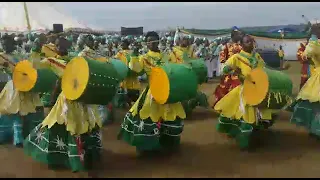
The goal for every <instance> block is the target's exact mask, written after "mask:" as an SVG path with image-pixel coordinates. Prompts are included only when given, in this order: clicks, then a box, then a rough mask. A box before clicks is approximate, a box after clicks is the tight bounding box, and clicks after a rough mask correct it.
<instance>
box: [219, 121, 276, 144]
mask: <svg viewBox="0 0 320 180" xmlns="http://www.w3.org/2000/svg"><path fill="white" fill-rule="evenodd" d="M273 123H274V121H273V120H265V121H264V120H260V121H259V123H258V124H249V123H246V122H244V121H243V120H236V119H230V118H226V117H223V116H220V117H219V123H218V124H217V127H216V128H217V131H218V132H220V133H226V134H227V135H228V136H229V137H231V138H235V139H236V141H237V144H238V145H239V147H240V148H248V147H250V145H251V144H250V143H251V135H252V133H253V132H254V131H255V130H262V129H268V128H269V127H271V126H272V125H273Z"/></svg>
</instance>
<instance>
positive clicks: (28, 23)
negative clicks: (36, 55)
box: [23, 2, 31, 33]
mask: <svg viewBox="0 0 320 180" xmlns="http://www.w3.org/2000/svg"><path fill="white" fill-rule="evenodd" d="M23 7H24V13H25V16H26V20H27V26H28V30H29V33H31V25H30V20H29V13H28V6H27V3H26V2H23Z"/></svg>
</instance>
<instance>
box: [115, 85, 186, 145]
mask: <svg viewBox="0 0 320 180" xmlns="http://www.w3.org/2000/svg"><path fill="white" fill-rule="evenodd" d="M147 92H148V91H147V90H146V91H145V93H143V94H141V96H142V97H141V99H140V101H139V106H138V110H141V108H142V105H143V102H144V100H145V97H146V94H147ZM183 126H184V124H183V121H182V119H180V118H178V119H176V120H175V121H163V122H158V123H155V122H153V121H152V120H151V119H150V118H148V119H145V120H142V119H141V118H140V116H139V115H136V116H133V115H132V113H130V112H128V113H127V114H126V116H125V118H124V120H123V122H122V124H121V130H120V132H119V135H118V139H122V140H124V141H125V142H127V143H128V144H130V145H131V146H135V147H136V148H137V150H138V151H154V150H163V149H171V148H176V147H178V146H179V145H180V135H181V133H182V131H183Z"/></svg>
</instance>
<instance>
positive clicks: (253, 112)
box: [214, 51, 272, 148]
mask: <svg viewBox="0 0 320 180" xmlns="http://www.w3.org/2000/svg"><path fill="white" fill-rule="evenodd" d="M239 59H241V61H240V60H239ZM243 62H244V63H243ZM264 66H265V64H264V61H263V59H262V58H261V57H260V55H259V54H258V53H255V54H250V53H247V52H245V51H241V52H240V53H239V54H235V55H233V56H231V57H230V58H229V59H228V60H227V61H226V62H225V67H224V73H232V70H233V69H236V68H240V69H241V75H242V76H244V77H247V76H248V75H249V74H250V72H251V71H252V70H253V69H255V68H263V67H264ZM242 89H243V85H239V86H237V87H235V88H234V89H232V90H231V91H230V92H229V93H227V94H226V95H225V96H224V97H222V98H221V99H220V101H218V102H217V103H216V105H215V106H214V109H215V110H216V111H218V112H219V113H220V117H219V123H218V125H217V130H218V131H219V132H221V133H227V134H228V135H229V136H230V137H233V138H235V139H236V141H237V143H238V145H239V146H240V147H241V148H247V147H249V145H250V136H251V134H252V132H253V131H254V129H260V128H263V127H264V126H263V123H262V121H261V119H263V120H264V121H265V122H267V124H269V125H272V122H271V121H270V120H271V112H272V111H271V110H270V109H260V110H259V109H258V108H255V107H253V106H250V105H248V104H247V103H246V102H245V100H244V99H243V94H242ZM259 116H261V117H259ZM268 121H269V122H268Z"/></svg>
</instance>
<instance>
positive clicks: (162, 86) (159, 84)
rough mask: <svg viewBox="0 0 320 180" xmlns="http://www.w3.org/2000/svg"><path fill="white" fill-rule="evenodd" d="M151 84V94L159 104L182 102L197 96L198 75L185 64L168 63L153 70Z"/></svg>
mask: <svg viewBox="0 0 320 180" xmlns="http://www.w3.org/2000/svg"><path fill="white" fill-rule="evenodd" d="M149 84H150V90H151V94H152V96H153V98H154V99H155V101H156V102H157V103H159V104H171V103H176V102H181V101H184V100H189V99H191V98H194V97H195V96H196V95H197V88H198V80H197V75H196V73H195V72H194V71H193V70H192V68H191V67H189V66H188V65H185V64H173V63H168V64H166V65H164V66H162V67H155V68H152V69H151V75H150V79H149Z"/></svg>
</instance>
